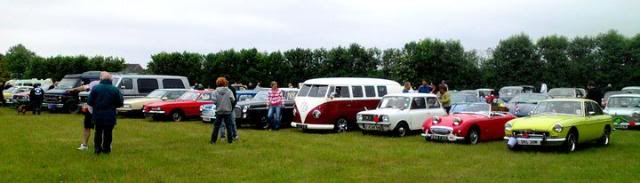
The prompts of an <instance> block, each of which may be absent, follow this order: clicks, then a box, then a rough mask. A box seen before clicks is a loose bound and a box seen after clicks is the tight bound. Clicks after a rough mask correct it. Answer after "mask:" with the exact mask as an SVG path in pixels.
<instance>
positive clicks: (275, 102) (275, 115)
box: [267, 81, 284, 130]
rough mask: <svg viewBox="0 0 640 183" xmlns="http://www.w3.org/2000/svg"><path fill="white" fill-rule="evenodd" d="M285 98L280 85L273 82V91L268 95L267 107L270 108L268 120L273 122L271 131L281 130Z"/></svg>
mask: <svg viewBox="0 0 640 183" xmlns="http://www.w3.org/2000/svg"><path fill="white" fill-rule="evenodd" d="M283 99H284V96H283V94H282V91H281V90H280V89H279V88H278V83H277V82H275V81H271V90H269V92H268V94H267V106H269V112H267V118H269V121H270V122H271V125H270V126H271V130H279V129H280V120H281V119H282V107H283V106H284V101H283Z"/></svg>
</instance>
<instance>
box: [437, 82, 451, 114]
mask: <svg viewBox="0 0 640 183" xmlns="http://www.w3.org/2000/svg"><path fill="white" fill-rule="evenodd" d="M438 88H439V89H440V102H441V103H442V106H443V107H444V109H445V110H446V111H447V113H449V110H451V94H449V91H448V90H449V88H447V86H445V85H443V84H441V85H440V86H438Z"/></svg>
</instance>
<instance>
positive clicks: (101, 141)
mask: <svg viewBox="0 0 640 183" xmlns="http://www.w3.org/2000/svg"><path fill="white" fill-rule="evenodd" d="M113 127H114V125H97V124H96V130H95V131H96V134H95V135H94V139H93V143H94V144H95V146H96V152H105V153H109V152H111V139H112V131H113Z"/></svg>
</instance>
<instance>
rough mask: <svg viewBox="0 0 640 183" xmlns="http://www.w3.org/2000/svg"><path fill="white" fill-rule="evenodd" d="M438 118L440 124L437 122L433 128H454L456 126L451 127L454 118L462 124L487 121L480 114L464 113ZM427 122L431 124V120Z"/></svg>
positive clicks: (485, 117)
mask: <svg viewBox="0 0 640 183" xmlns="http://www.w3.org/2000/svg"><path fill="white" fill-rule="evenodd" d="M438 118H439V119H440V122H438V124H436V125H434V126H451V127H453V126H456V125H453V121H454V119H456V118H459V119H461V120H462V123H465V122H471V121H476V120H481V119H489V118H488V117H487V116H485V115H482V114H464V113H458V114H450V115H446V116H440V117H438ZM427 121H429V122H433V118H429V119H428V120H427Z"/></svg>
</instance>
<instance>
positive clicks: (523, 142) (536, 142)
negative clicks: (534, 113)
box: [518, 139, 542, 145]
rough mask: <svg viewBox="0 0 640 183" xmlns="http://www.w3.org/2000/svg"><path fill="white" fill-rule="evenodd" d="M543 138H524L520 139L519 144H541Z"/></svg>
mask: <svg viewBox="0 0 640 183" xmlns="http://www.w3.org/2000/svg"><path fill="white" fill-rule="evenodd" d="M541 142H542V140H523V139H518V145H540V144H541Z"/></svg>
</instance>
